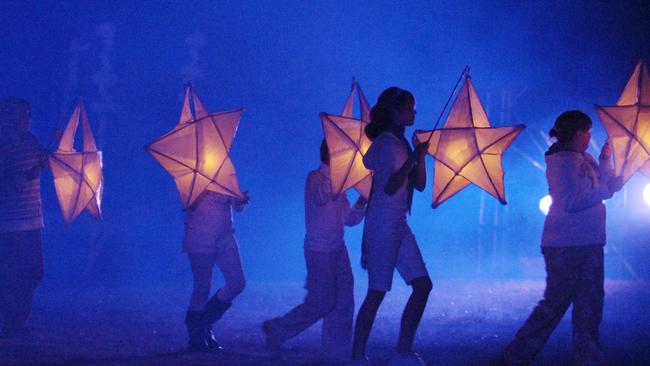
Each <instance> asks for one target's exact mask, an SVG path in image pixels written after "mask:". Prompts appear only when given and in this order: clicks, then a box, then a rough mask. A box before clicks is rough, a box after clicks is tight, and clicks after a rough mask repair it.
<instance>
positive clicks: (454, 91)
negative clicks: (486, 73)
mask: <svg viewBox="0 0 650 366" xmlns="http://www.w3.org/2000/svg"><path fill="white" fill-rule="evenodd" d="M468 75H469V65H467V66H465V68H464V69H463V72H462V73H461V74H460V77H459V78H458V81H456V85H455V86H454V89H452V91H451V94H450V95H449V98H447V102H446V103H445V106H444V107H443V108H442V110H441V111H440V115H439V116H438V119H437V120H436V124H435V125H433V130H431V133H430V134H429V138H428V139H427V143H430V142H431V137H432V136H433V131H435V129H436V128H438V124H440V121H441V120H442V116H443V115H444V114H445V111H446V110H447V107H448V106H449V103H450V102H451V99H452V98H453V97H454V95H455V94H456V89H458V85H460V83H461V81H462V80H463V78H464V77H466V76H468Z"/></svg>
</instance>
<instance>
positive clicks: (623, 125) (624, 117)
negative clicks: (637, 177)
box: [596, 61, 650, 182]
mask: <svg viewBox="0 0 650 366" xmlns="http://www.w3.org/2000/svg"><path fill="white" fill-rule="evenodd" d="M596 111H598V115H599V116H600V120H601V121H603V125H604V126H605V130H606V131H607V135H608V136H609V142H610V144H611V147H612V151H613V153H614V162H615V174H616V175H617V176H618V175H620V176H623V180H624V181H626V182H627V180H628V179H630V177H631V176H632V175H634V173H636V171H637V170H641V171H642V172H643V173H644V174H645V175H648V176H650V76H649V75H648V67H647V65H646V64H645V63H644V62H643V61H640V62H639V63H638V64H637V65H636V68H635V69H634V73H632V77H630V80H629V81H628V82H627V85H625V89H623V93H621V97H620V98H619V99H618V102H616V105H615V106H599V105H597V106H596Z"/></svg>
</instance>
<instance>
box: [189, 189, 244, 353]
mask: <svg viewBox="0 0 650 366" xmlns="http://www.w3.org/2000/svg"><path fill="white" fill-rule="evenodd" d="M248 202H249V198H248V195H247V194H246V193H245V192H244V198H243V199H238V198H233V197H230V196H227V195H225V194H221V193H217V192H213V191H210V190H207V189H206V190H205V191H204V192H203V193H202V194H201V196H200V197H199V198H198V199H197V200H196V201H195V202H194V203H193V204H192V205H190V206H189V208H188V209H187V210H186V212H185V233H184V237H183V251H184V252H186V253H187V256H188V258H189V261H190V266H191V268H192V275H193V280H194V289H193V291H192V297H191V300H190V304H189V307H188V309H187V312H186V315H185V324H186V326H187V332H188V338H189V341H188V349H189V351H191V352H217V351H220V350H221V349H222V348H221V346H220V345H219V344H218V343H217V342H216V340H215V338H214V335H213V334H212V325H213V324H214V323H215V322H216V321H217V320H219V319H221V316H222V315H223V314H224V313H225V312H226V310H228V308H230V306H231V304H232V301H233V300H234V299H235V298H236V297H237V296H238V295H239V294H240V293H241V292H242V291H243V290H244V287H245V286H246V280H245V278H244V271H243V269H242V264H241V258H240V255H239V245H238V244H237V240H236V239H235V236H234V232H235V230H234V229H233V225H232V209H233V208H234V209H235V211H237V212H241V211H242V210H243V209H244V206H245V205H246V204H248ZM215 265H216V266H217V267H218V268H219V270H220V271H221V273H222V274H223V277H224V280H225V283H224V286H223V287H221V288H220V289H218V290H217V291H216V293H215V294H214V295H212V297H209V295H210V289H211V286H212V271H213V268H214V266H215Z"/></svg>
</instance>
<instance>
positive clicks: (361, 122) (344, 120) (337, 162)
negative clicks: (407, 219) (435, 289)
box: [320, 81, 372, 198]
mask: <svg viewBox="0 0 650 366" xmlns="http://www.w3.org/2000/svg"><path fill="white" fill-rule="evenodd" d="M355 91H356V92H357V94H358V95H359V106H360V108H361V119H354V118H352V105H353V102H354V93H355ZM320 118H321V123H322V125H323V133H324V134H325V140H326V141H327V148H328V150H329V153H330V181H331V184H332V193H333V196H334V197H335V198H336V197H338V196H339V195H340V194H341V193H342V192H345V191H346V190H347V189H349V188H352V187H354V189H356V190H357V192H359V194H361V195H362V196H364V197H365V198H368V195H369V194H370V187H371V185H372V173H371V172H370V170H368V169H366V167H365V166H364V165H363V157H364V155H365V154H366V152H367V151H368V149H369V148H370V144H371V141H370V139H368V137H367V136H366V133H365V127H366V125H367V124H368V122H369V121H370V106H369V105H368V101H367V100H366V97H365V96H364V95H363V92H362V91H361V88H360V87H359V84H358V83H357V82H355V81H353V82H352V90H351V91H350V95H349V96H348V100H347V102H346V103H345V107H344V108H343V112H341V115H340V116H335V115H331V114H327V113H321V114H320Z"/></svg>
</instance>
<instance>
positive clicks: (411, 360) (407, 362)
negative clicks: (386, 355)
mask: <svg viewBox="0 0 650 366" xmlns="http://www.w3.org/2000/svg"><path fill="white" fill-rule="evenodd" d="M388 365H389V366H426V363H424V360H422V358H421V357H420V355H418V354H417V353H415V352H409V353H398V354H396V355H395V356H393V357H392V358H391V359H390V361H389V362H388Z"/></svg>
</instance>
